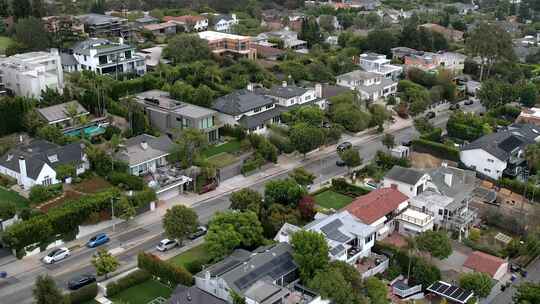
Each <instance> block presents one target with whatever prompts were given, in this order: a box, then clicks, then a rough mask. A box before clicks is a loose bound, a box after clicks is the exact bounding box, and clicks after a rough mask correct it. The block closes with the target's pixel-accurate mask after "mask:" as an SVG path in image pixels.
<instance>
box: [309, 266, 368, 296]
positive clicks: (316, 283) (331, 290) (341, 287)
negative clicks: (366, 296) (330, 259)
mask: <svg viewBox="0 0 540 304" xmlns="http://www.w3.org/2000/svg"><path fill="white" fill-rule="evenodd" d="M307 282H308V287H309V288H311V289H313V290H315V291H316V292H318V293H319V294H320V295H321V297H322V298H323V299H330V300H332V303H335V304H358V303H359V299H358V297H357V296H356V295H355V291H354V290H353V288H352V286H351V284H350V283H349V282H347V281H346V280H345V278H344V277H343V275H342V274H341V273H340V272H339V271H338V270H337V269H334V268H330V269H328V270H319V271H317V272H316V273H315V276H313V277H311V278H310V280H308V281H307Z"/></svg>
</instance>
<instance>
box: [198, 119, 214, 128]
mask: <svg viewBox="0 0 540 304" xmlns="http://www.w3.org/2000/svg"><path fill="white" fill-rule="evenodd" d="M213 126H214V124H213V121H212V117H206V118H203V119H201V121H199V128H201V129H208V128H211V127H213Z"/></svg>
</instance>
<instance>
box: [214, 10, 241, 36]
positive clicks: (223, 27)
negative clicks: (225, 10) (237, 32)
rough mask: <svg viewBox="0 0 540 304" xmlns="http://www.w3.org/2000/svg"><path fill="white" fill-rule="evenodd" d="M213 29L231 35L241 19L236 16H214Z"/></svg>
mask: <svg viewBox="0 0 540 304" xmlns="http://www.w3.org/2000/svg"><path fill="white" fill-rule="evenodd" d="M211 18H212V23H213V25H212V27H213V29H214V30H215V31H218V32H224V33H230V32H231V31H232V30H233V28H234V26H235V25H237V24H238V22H239V19H238V18H236V14H212V17H211Z"/></svg>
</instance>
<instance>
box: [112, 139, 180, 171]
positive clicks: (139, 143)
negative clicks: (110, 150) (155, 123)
mask: <svg viewBox="0 0 540 304" xmlns="http://www.w3.org/2000/svg"><path fill="white" fill-rule="evenodd" d="M144 143H146V146H144ZM173 146H174V143H173V141H172V140H171V139H170V138H169V137H168V136H167V135H161V136H160V137H155V136H152V135H148V134H141V135H138V136H135V137H132V138H130V139H128V140H126V142H125V144H124V149H123V150H121V151H120V152H118V153H117V154H116V155H115V158H116V159H119V160H122V161H125V162H127V163H128V164H129V165H136V164H140V163H143V162H146V161H148V160H151V159H155V158H157V157H162V156H164V155H168V154H169V152H170V151H171V150H172V149H173Z"/></svg>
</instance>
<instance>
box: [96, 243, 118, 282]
mask: <svg viewBox="0 0 540 304" xmlns="http://www.w3.org/2000/svg"><path fill="white" fill-rule="evenodd" d="M92 265H93V266H94V268H96V273H97V275H98V276H102V275H104V276H105V278H107V277H108V275H109V273H111V272H115V271H116V269H118V266H120V263H119V262H118V259H117V258H116V257H114V256H113V255H112V254H110V253H109V252H108V251H107V250H106V249H103V248H101V249H99V250H98V251H97V253H96V254H95V255H94V256H93V257H92Z"/></svg>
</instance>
